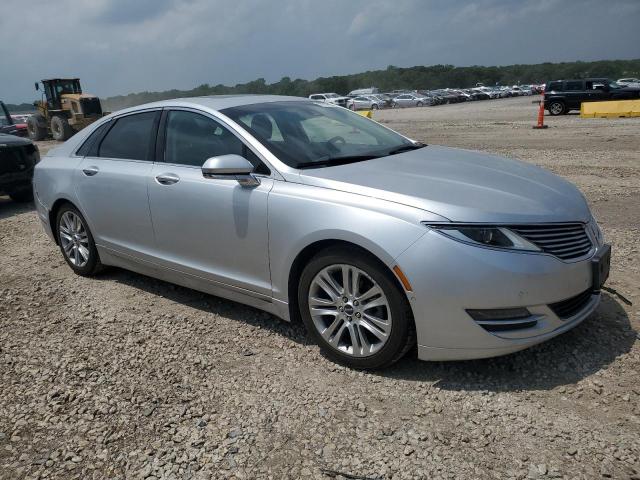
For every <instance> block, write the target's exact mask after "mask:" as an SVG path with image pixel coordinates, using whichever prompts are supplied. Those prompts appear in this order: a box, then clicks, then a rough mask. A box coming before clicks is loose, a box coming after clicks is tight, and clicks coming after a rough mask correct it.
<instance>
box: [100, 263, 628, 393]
mask: <svg viewBox="0 0 640 480" xmlns="http://www.w3.org/2000/svg"><path fill="white" fill-rule="evenodd" d="M97 278H98V279H100V280H105V281H115V282H118V283H122V284H125V285H127V286H130V287H133V288H136V289H138V290H142V291H145V292H148V293H150V294H152V295H157V296H160V297H164V298H167V299H169V300H171V301H173V302H176V303H180V304H182V305H188V306H190V307H192V308H195V309H198V310H201V311H203V312H206V313H213V314H217V315H221V316H224V317H226V318H229V319H231V320H234V321H237V322H242V323H245V324H248V325H251V326H253V327H256V328H260V329H265V330H268V331H269V332H273V333H277V334H278V335H282V336H283V337H286V338H288V339H290V340H291V341H293V342H295V343H297V344H299V345H309V344H310V343H311V342H310V340H309V339H308V338H307V335H306V331H305V329H304V327H303V326H302V325H301V324H299V323H288V322H285V321H284V320H281V319H279V318H277V317H275V316H274V315H271V314H268V313H266V312H263V311H261V310H258V309H256V308H253V307H249V306H247V305H243V304H241V303H237V302H234V301H231V300H226V299H223V298H220V297H216V296H214V295H209V294H206V293H201V292H199V291H196V290H191V289H189V288H185V287H180V286H177V285H174V284H171V283H169V282H165V281H162V280H157V279H155V278H151V277H147V276H145V275H140V274H137V273H133V272H129V271H127V270H122V269H119V268H114V267H109V269H108V270H107V271H105V272H104V273H103V274H102V275H100V276H99V277H97ZM637 336H638V333H637V332H636V331H634V330H633V328H632V327H631V324H630V322H629V317H628V315H627V313H626V311H625V310H624V308H622V306H621V305H620V303H618V301H617V300H616V299H615V298H614V297H612V296H610V295H609V294H607V293H603V296H602V302H601V304H600V306H599V307H598V309H597V310H596V311H595V312H594V313H593V314H592V315H591V316H590V317H589V318H587V319H586V320H585V321H584V322H582V323H581V324H580V325H578V326H577V327H575V328H574V329H572V330H570V331H568V332H566V333H564V334H562V335H560V336H558V337H556V338H554V339H551V340H549V341H547V342H545V343H542V344H540V345H536V346H534V347H531V348H528V349H526V350H523V351H520V352H517V353H513V354H510V355H505V356H501V357H496V358H489V359H482V360H468V361H455V362H424V361H421V360H418V359H417V357H416V355H415V353H413V355H412V354H408V355H407V356H406V357H405V358H404V359H402V360H400V361H399V362H398V363H396V364H394V365H393V366H391V367H389V368H386V369H383V370H376V371H371V372H367V373H366V375H370V376H377V377H384V378H390V379H397V380H405V381H407V380H408V381H415V382H427V383H430V384H435V385H436V386H437V387H439V388H441V389H444V390H451V391H470V390H482V391H492V392H504V391H518V390H521V391H528V390H549V389H552V388H554V387H557V386H561V385H569V384H574V383H576V382H578V381H580V380H582V379H584V378H585V377H588V376H589V375H592V374H593V373H595V372H597V371H599V370H602V369H603V368H606V367H607V366H608V365H609V364H611V363H612V362H614V361H615V360H616V359H617V358H618V357H620V356H621V355H624V354H625V353H627V352H629V351H630V350H631V348H632V346H633V344H634V343H635V341H636V339H637V338H638V337H637ZM329 361H330V360H329Z"/></svg>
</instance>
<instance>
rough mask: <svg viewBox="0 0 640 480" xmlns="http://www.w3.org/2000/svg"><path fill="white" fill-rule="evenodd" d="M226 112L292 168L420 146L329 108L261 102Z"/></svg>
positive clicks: (225, 112)
mask: <svg viewBox="0 0 640 480" xmlns="http://www.w3.org/2000/svg"><path fill="white" fill-rule="evenodd" d="M221 112H222V113H223V114H225V115H227V116H228V117H229V118H231V119H233V120H234V121H236V122H238V123H239V124H241V125H242V126H243V127H244V128H246V129H247V131H249V132H250V133H251V134H252V135H253V136H254V137H256V138H257V139H258V140H259V141H260V142H261V143H262V144H263V145H264V146H265V147H267V148H268V149H269V150H270V151H271V153H273V154H274V155H275V156H276V157H278V158H279V159H280V160H281V161H282V162H284V163H286V164H287V165H289V166H290V167H293V168H313V167H314V166H318V167H319V166H332V165H340V164H341V163H342V164H343V163H345V161H346V160H347V159H349V160H351V161H357V160H367V159H370V158H377V157H383V156H387V155H389V154H392V153H395V152H396V151H401V150H403V149H411V148H419V147H418V146H416V145H415V144H414V143H412V142H411V141H409V140H407V139H406V138H404V137H402V136H400V135H398V134H397V133H395V132H392V131H391V130H389V129H387V128H385V127H383V126H382V125H380V124H378V123H376V122H373V121H371V120H368V119H366V118H364V117H363V116H361V115H359V114H357V113H353V112H351V111H350V110H347V109H346V108H342V107H337V106H333V105H329V104H319V103H312V102H297V101H293V102H272V103H258V104H253V105H243V106H240V107H234V108H227V109H225V110H222V111H221ZM398 149H400V150H398ZM315 164H317V165H315Z"/></svg>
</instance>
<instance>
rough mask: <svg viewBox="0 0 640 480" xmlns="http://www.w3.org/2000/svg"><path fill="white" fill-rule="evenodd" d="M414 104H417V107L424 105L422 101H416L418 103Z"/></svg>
mask: <svg viewBox="0 0 640 480" xmlns="http://www.w3.org/2000/svg"><path fill="white" fill-rule="evenodd" d="M416 106H417V107H423V106H424V103H422V102H418V103H416Z"/></svg>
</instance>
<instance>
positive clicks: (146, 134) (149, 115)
mask: <svg viewBox="0 0 640 480" xmlns="http://www.w3.org/2000/svg"><path fill="white" fill-rule="evenodd" d="M157 115H158V112H145V113H136V114H134V115H127V116H126V117H122V118H119V119H118V120H116V123H115V125H114V126H113V128H112V129H111V130H109V133H107V136H106V137H104V139H103V140H102V143H101V144H100V148H99V149H98V156H99V157H106V158H125V159H128V160H148V159H149V151H150V148H151V145H152V144H153V143H154V139H155V128H154V125H155V119H156V116H157Z"/></svg>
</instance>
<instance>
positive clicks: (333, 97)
mask: <svg viewBox="0 0 640 480" xmlns="http://www.w3.org/2000/svg"><path fill="white" fill-rule="evenodd" d="M309 99H310V100H317V101H320V102H327V103H332V104H334V105H339V106H341V107H345V108H349V105H350V103H351V99H350V98H349V97H343V96H340V95H338V94H337V93H314V94H313V95H309Z"/></svg>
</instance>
